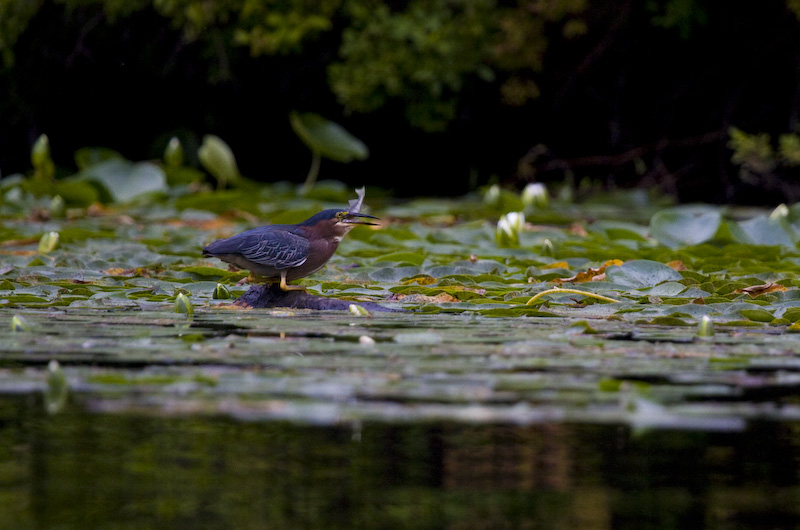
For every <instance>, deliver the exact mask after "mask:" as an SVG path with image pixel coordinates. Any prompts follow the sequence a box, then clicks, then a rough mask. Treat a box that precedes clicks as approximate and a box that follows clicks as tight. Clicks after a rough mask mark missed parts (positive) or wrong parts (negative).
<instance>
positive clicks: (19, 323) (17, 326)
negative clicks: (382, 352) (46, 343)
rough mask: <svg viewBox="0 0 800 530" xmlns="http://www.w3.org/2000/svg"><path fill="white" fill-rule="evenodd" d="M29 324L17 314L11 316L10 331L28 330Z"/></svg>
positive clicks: (29, 328)
mask: <svg viewBox="0 0 800 530" xmlns="http://www.w3.org/2000/svg"><path fill="white" fill-rule="evenodd" d="M30 330H31V325H30V324H28V321H27V320H25V319H24V318H22V317H21V316H19V315H14V316H13V317H11V331H30Z"/></svg>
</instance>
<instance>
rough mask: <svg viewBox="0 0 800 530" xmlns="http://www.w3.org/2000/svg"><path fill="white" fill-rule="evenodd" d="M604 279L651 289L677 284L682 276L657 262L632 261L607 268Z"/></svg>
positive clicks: (637, 287)
mask: <svg viewBox="0 0 800 530" xmlns="http://www.w3.org/2000/svg"><path fill="white" fill-rule="evenodd" d="M606 278H607V279H608V280H609V281H611V282H614V283H617V284H620V285H625V286H628V287H632V288H635V289H639V288H642V287H653V286H655V285H658V284H660V283H663V282H677V281H679V280H681V279H682V278H683V276H681V274H680V273H679V272H678V271H676V270H675V269H672V268H670V267H668V266H666V265H664V264H663V263H659V262H657V261H650V260H633V261H629V262H626V263H623V264H622V265H612V266H610V267H608V268H607V269H606ZM681 288H683V287H682V286H681Z"/></svg>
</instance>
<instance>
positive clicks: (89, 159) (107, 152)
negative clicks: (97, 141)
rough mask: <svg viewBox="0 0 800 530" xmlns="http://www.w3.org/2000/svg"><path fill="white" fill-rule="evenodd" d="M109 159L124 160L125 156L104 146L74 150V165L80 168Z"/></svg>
mask: <svg viewBox="0 0 800 530" xmlns="http://www.w3.org/2000/svg"><path fill="white" fill-rule="evenodd" d="M109 160H125V157H123V156H122V155H121V154H119V153H118V152H117V151H114V150H113V149H108V148H106V147H83V148H81V149H78V150H77V151H75V165H76V166H78V169H80V170H84V169H86V168H89V167H92V166H95V165H98V164H102V163H103V162H108V161H109Z"/></svg>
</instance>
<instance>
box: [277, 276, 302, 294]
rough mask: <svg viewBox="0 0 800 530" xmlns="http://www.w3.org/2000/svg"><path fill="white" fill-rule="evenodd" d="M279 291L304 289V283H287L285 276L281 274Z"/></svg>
mask: <svg viewBox="0 0 800 530" xmlns="http://www.w3.org/2000/svg"><path fill="white" fill-rule="evenodd" d="M281 291H303V292H305V291H306V286H305V285H289V284H288V283H286V276H281Z"/></svg>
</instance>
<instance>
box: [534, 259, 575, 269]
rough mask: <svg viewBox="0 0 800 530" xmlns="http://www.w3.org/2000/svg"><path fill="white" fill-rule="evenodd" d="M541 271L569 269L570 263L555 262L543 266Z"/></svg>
mask: <svg viewBox="0 0 800 530" xmlns="http://www.w3.org/2000/svg"><path fill="white" fill-rule="evenodd" d="M540 268H541V269H569V263H567V262H566V261H555V262H553V263H549V264H547V265H542V266H541V267H540Z"/></svg>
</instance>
